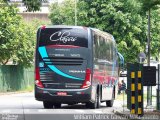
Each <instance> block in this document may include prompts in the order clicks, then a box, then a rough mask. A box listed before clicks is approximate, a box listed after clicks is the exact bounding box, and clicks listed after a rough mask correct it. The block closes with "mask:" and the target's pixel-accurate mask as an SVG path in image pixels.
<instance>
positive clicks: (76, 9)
mask: <svg viewBox="0 0 160 120" xmlns="http://www.w3.org/2000/svg"><path fill="white" fill-rule="evenodd" d="M74 10H75V12H74V13H75V16H74V17H75V26H77V0H75V8H74Z"/></svg>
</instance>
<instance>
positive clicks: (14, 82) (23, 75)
mask: <svg viewBox="0 0 160 120" xmlns="http://www.w3.org/2000/svg"><path fill="white" fill-rule="evenodd" d="M33 82H34V69H33V67H31V68H29V69H24V68H23V67H22V66H17V65H0V92H8V91H17V90H23V89H25V88H27V87H28V86H33Z"/></svg>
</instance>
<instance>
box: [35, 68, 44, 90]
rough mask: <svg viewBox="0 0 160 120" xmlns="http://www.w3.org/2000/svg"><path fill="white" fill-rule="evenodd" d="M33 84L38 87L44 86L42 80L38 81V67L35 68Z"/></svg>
mask: <svg viewBox="0 0 160 120" xmlns="http://www.w3.org/2000/svg"><path fill="white" fill-rule="evenodd" d="M35 84H36V85H37V86H38V87H40V88H44V87H43V84H42V82H41V81H40V74H39V68H38V67H37V68H36V70H35Z"/></svg>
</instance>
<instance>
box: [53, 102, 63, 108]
mask: <svg viewBox="0 0 160 120" xmlns="http://www.w3.org/2000/svg"><path fill="white" fill-rule="evenodd" d="M53 106H54V108H61V103H53Z"/></svg>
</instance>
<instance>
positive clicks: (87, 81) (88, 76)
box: [81, 68, 91, 88]
mask: <svg viewBox="0 0 160 120" xmlns="http://www.w3.org/2000/svg"><path fill="white" fill-rule="evenodd" d="M90 85H91V70H90V69H89V68H87V69H86V77H85V81H84V83H83V85H82V86H81V88H88V87H89V86H90Z"/></svg>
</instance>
